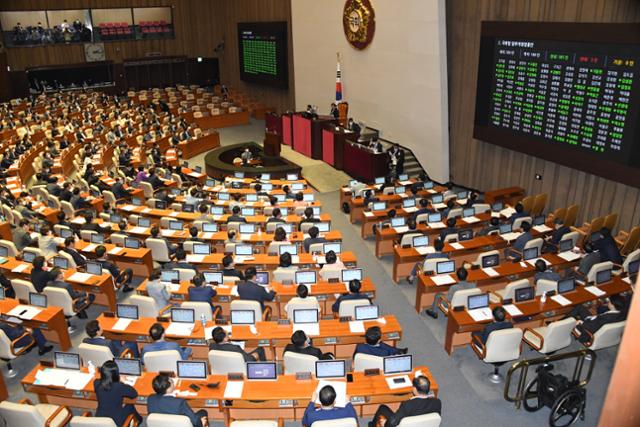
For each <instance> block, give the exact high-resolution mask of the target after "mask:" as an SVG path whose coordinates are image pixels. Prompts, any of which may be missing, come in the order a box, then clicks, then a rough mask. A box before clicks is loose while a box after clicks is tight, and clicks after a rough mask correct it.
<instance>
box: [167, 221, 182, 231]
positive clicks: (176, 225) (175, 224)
mask: <svg viewBox="0 0 640 427" xmlns="http://www.w3.org/2000/svg"><path fill="white" fill-rule="evenodd" d="M182 228H183V224H182V221H169V230H175V231H180V230H182Z"/></svg>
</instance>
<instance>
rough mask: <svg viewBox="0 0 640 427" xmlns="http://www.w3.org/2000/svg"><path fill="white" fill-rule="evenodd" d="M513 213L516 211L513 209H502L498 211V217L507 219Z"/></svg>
mask: <svg viewBox="0 0 640 427" xmlns="http://www.w3.org/2000/svg"><path fill="white" fill-rule="evenodd" d="M514 213H516V210H515V209H514V208H504V209H502V210H501V211H500V215H502V216H504V217H506V218H509V217H510V216H511V215H513V214H514Z"/></svg>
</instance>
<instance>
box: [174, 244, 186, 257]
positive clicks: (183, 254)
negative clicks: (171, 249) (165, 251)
mask: <svg viewBox="0 0 640 427" xmlns="http://www.w3.org/2000/svg"><path fill="white" fill-rule="evenodd" d="M175 256H176V259H177V260H181V259H185V258H186V257H187V253H186V252H185V251H184V249H183V248H180V247H179V248H177V249H176V252H175Z"/></svg>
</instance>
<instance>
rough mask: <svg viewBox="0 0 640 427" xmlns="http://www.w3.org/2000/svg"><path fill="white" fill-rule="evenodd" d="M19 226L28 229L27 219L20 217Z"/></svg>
mask: <svg viewBox="0 0 640 427" xmlns="http://www.w3.org/2000/svg"><path fill="white" fill-rule="evenodd" d="M20 228H22V229H23V230H25V231H28V230H29V221H27V220H26V219H21V220H20Z"/></svg>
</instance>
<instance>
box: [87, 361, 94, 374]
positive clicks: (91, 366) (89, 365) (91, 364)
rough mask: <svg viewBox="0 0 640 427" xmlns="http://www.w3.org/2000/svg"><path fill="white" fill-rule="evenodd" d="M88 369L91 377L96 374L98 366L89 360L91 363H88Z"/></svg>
mask: <svg viewBox="0 0 640 427" xmlns="http://www.w3.org/2000/svg"><path fill="white" fill-rule="evenodd" d="M87 368H88V369H89V373H90V374H91V375H95V374H96V366H95V365H94V364H93V361H91V360H89V363H87Z"/></svg>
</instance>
